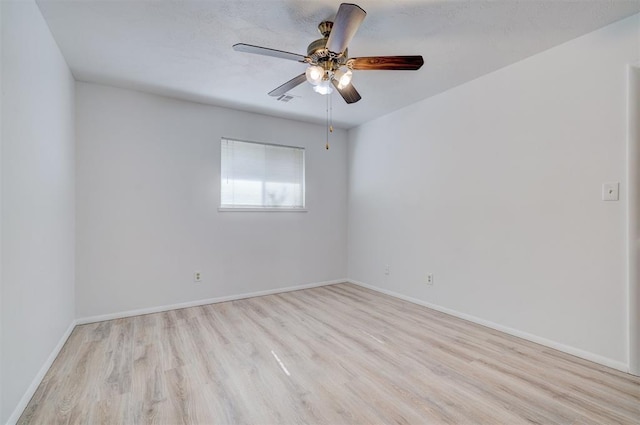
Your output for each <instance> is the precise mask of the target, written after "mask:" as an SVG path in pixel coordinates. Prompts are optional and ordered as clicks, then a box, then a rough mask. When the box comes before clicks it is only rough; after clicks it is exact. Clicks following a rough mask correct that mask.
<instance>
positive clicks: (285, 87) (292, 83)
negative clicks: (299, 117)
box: [269, 74, 307, 96]
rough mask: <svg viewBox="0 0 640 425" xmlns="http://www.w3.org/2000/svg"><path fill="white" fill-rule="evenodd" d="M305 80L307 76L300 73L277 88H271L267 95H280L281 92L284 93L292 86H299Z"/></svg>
mask: <svg viewBox="0 0 640 425" xmlns="http://www.w3.org/2000/svg"><path fill="white" fill-rule="evenodd" d="M305 81H307V76H306V75H305V74H300V75H298V76H297V77H295V78H292V79H291V80H289V81H287V82H286V83H284V84H283V85H281V86H280V87H278V88H277V89H273V90H271V91H270V92H269V96H282V95H283V94H285V93H286V92H288V91H289V90H291V89H293V88H294V87H297V86H299V85H300V84H302V83H304V82H305Z"/></svg>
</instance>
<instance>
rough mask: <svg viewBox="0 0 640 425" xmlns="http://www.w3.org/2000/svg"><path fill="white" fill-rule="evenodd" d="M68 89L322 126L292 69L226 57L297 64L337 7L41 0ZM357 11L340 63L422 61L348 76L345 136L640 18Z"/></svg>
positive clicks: (341, 113)
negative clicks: (81, 87) (396, 58)
mask: <svg viewBox="0 0 640 425" xmlns="http://www.w3.org/2000/svg"><path fill="white" fill-rule="evenodd" d="M38 5H39V7H40V9H41V11H42V13H43V15H44V17H45V19H46V21H47V23H48V25H49V27H50V28H51V32H52V33H53V36H54V38H55V40H56V41H57V43H58V45H59V46H60V49H61V50H62V53H63V55H64V56H65V58H66V60H67V63H68V64H69V66H70V68H71V70H72V72H73V74H74V76H75V78H76V79H78V80H81V81H89V82H96V83H104V84H110V85H114V86H119V87H125V88H132V89H137V90H142V91H148V92H153V93H158V94H161V95H168V96H172V97H177V98H182V99H187V100H193V101H199V102H203V103H209V104H214V105H221V106H226V107H231V108H236V109H242V110H246V111H253V112H261V113H266V114H270V115H276V116H282V117H289V118H296V119H300V120H305V121H312V122H318V123H321V122H324V119H325V110H326V98H325V97H324V96H321V95H319V94H316V93H314V92H313V91H312V90H311V87H310V86H309V85H308V84H307V83H304V84H302V85H301V86H298V87H297V88H295V89H294V90H292V91H291V92H290V94H292V95H293V96H294V99H293V100H292V101H290V102H288V103H283V102H279V101H277V100H276V98H274V97H270V96H268V95H267V93H268V92H269V91H271V90H272V89H274V88H276V87H277V86H279V85H280V84H282V83H284V82H285V81H288V80H289V79H291V78H293V77H294V76H296V75H298V74H300V73H302V72H303V71H304V68H305V66H304V65H303V64H300V63H296V62H293V61H288V60H282V59H276V58H271V57H265V56H259V55H252V54H247V53H240V52H235V51H233V50H232V48H231V46H232V45H233V44H235V43H239V42H242V43H247V44H254V45H260V46H265V47H270V48H275V49H280V50H286V51H290V52H294V53H300V54H306V48H307V45H308V44H309V43H310V42H311V41H313V40H315V39H317V38H319V36H320V35H319V33H318V32H317V25H318V23H320V22H321V21H323V20H326V19H331V18H333V16H334V15H335V12H336V11H337V8H338V6H339V2H338V1H327V0H319V1H313V0H312V1H299V0H253V1H241V0H213V1H212V0H210V1H189V0H174V1H152V0H144V1H124V0H121V1H113V0H107V1H104V0H72V1H59V0H39V1H38ZM358 5H360V6H361V7H362V8H363V9H364V10H366V11H367V17H366V18H365V20H364V22H363V23H362V26H361V27H360V29H359V30H358V32H357V33H356V35H355V37H354V39H353V41H352V42H351V44H350V46H349V55H350V56H351V57H358V56H374V55H385V56H386V55H416V54H418V55H422V56H423V57H424V59H425V65H424V66H423V67H422V69H420V70H419V71H415V72H411V71H356V72H355V73H354V77H353V84H354V85H355V87H357V89H358V91H359V92H360V94H361V95H362V100H361V101H360V102H358V103H355V104H352V105H346V104H345V103H344V101H343V100H342V99H341V98H340V97H339V95H338V94H335V95H334V96H333V100H332V104H333V115H334V122H335V124H336V125H337V126H340V127H343V128H350V127H352V126H355V125H358V124H361V123H363V122H366V121H368V120H371V119H373V118H375V117H378V116H381V115H384V114H387V113H389V112H391V111H393V110H396V109H398V108H401V107H403V106H406V105H408V104H411V103H414V102H416V101H418V100H421V99H424V98H427V97H429V96H433V95H435V94H437V93H440V92H443V91H445V90H447V89H449V88H451V87H454V86H457V85H459V84H462V83H464V82H466V81H469V80H472V79H474V78H477V77H479V76H481V75H484V74H487V73H489V72H492V71H495V70H497V69H499V68H502V67H504V66H506V65H508V64H511V63H514V62H517V61H519V60H521V59H523V58H526V57H528V56H531V55H533V54H536V53H538V52H541V51H543V50H546V49H548V48H550V47H552V46H555V45H558V44H560V43H563V42H565V41H568V40H571V39H573V38H575V37H578V36H580V35H582V34H586V33H588V32H591V31H593V30H595V29H597V28H600V27H602V26H605V25H607V24H609V23H612V22H614V21H616V20H619V19H622V18H624V17H627V16H630V15H632V14H634V13H637V12H639V11H640V0H423V1H418V0H395V1H391V0H387V1H371V0H361V1H358Z"/></svg>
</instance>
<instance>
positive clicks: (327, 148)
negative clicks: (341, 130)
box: [324, 95, 330, 150]
mask: <svg viewBox="0 0 640 425" xmlns="http://www.w3.org/2000/svg"><path fill="white" fill-rule="evenodd" d="M329 96H330V95H327V129H326V132H327V144H326V145H324V148H325V149H326V150H329Z"/></svg>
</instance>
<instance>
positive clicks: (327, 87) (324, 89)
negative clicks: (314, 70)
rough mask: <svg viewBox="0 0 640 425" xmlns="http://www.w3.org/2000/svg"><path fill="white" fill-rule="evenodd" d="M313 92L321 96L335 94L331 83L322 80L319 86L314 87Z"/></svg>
mask: <svg viewBox="0 0 640 425" xmlns="http://www.w3.org/2000/svg"><path fill="white" fill-rule="evenodd" d="M313 91H315V92H316V93H320V94H331V93H332V92H333V87H331V81H329V80H328V79H324V80H322V81H321V82H320V83H319V84H318V85H315V86H313Z"/></svg>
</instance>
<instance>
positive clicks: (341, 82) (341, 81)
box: [334, 68, 353, 90]
mask: <svg viewBox="0 0 640 425" xmlns="http://www.w3.org/2000/svg"><path fill="white" fill-rule="evenodd" d="M351 77H353V72H351V70H350V69H347V70H346V71H345V70H344V69H342V68H341V69H339V70H337V71H336V72H335V74H334V78H335V79H336V81H337V82H338V88H339V89H340V90H342V89H343V88H345V87H347V86H348V85H349V83H350V82H351Z"/></svg>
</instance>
